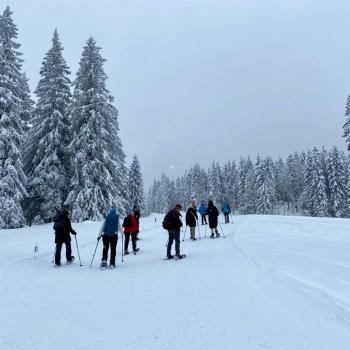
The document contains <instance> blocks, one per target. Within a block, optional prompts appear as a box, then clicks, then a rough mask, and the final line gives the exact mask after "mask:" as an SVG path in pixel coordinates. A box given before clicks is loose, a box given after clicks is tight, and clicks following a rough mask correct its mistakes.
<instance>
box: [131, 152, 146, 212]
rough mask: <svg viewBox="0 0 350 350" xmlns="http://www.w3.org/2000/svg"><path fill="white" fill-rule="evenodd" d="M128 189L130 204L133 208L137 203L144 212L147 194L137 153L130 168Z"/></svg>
mask: <svg viewBox="0 0 350 350" xmlns="http://www.w3.org/2000/svg"><path fill="white" fill-rule="evenodd" d="M128 189H129V206H130V207H131V208H132V207H133V206H134V205H137V206H138V207H139V209H140V210H141V213H142V212H143V211H144V210H145V196H144V192H143V180H142V174H141V168H140V163H139V160H138V158H137V156H136V154H135V155H134V158H133V160H132V163H131V165H130V169H129V179H128Z"/></svg>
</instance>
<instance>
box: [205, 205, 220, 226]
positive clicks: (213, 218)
mask: <svg viewBox="0 0 350 350" xmlns="http://www.w3.org/2000/svg"><path fill="white" fill-rule="evenodd" d="M205 215H208V219H209V228H217V227H218V216H219V210H218V208H217V207H216V206H215V205H214V204H211V205H208V208H207V210H206V212H205Z"/></svg>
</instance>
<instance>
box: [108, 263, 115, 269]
mask: <svg viewBox="0 0 350 350" xmlns="http://www.w3.org/2000/svg"><path fill="white" fill-rule="evenodd" d="M116 267H117V266H116V265H115V264H109V268H110V269H115V268H116Z"/></svg>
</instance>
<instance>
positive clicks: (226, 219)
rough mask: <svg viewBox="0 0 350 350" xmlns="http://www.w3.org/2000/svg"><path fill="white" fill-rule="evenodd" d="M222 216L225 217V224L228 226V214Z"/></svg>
mask: <svg viewBox="0 0 350 350" xmlns="http://www.w3.org/2000/svg"><path fill="white" fill-rule="evenodd" d="M224 216H225V224H228V223H229V222H230V214H229V213H224Z"/></svg>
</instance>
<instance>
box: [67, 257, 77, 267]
mask: <svg viewBox="0 0 350 350" xmlns="http://www.w3.org/2000/svg"><path fill="white" fill-rule="evenodd" d="M74 260H75V257H74V256H73V255H72V257H71V259H70V260H67V265H70V264H73V262H74Z"/></svg>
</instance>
